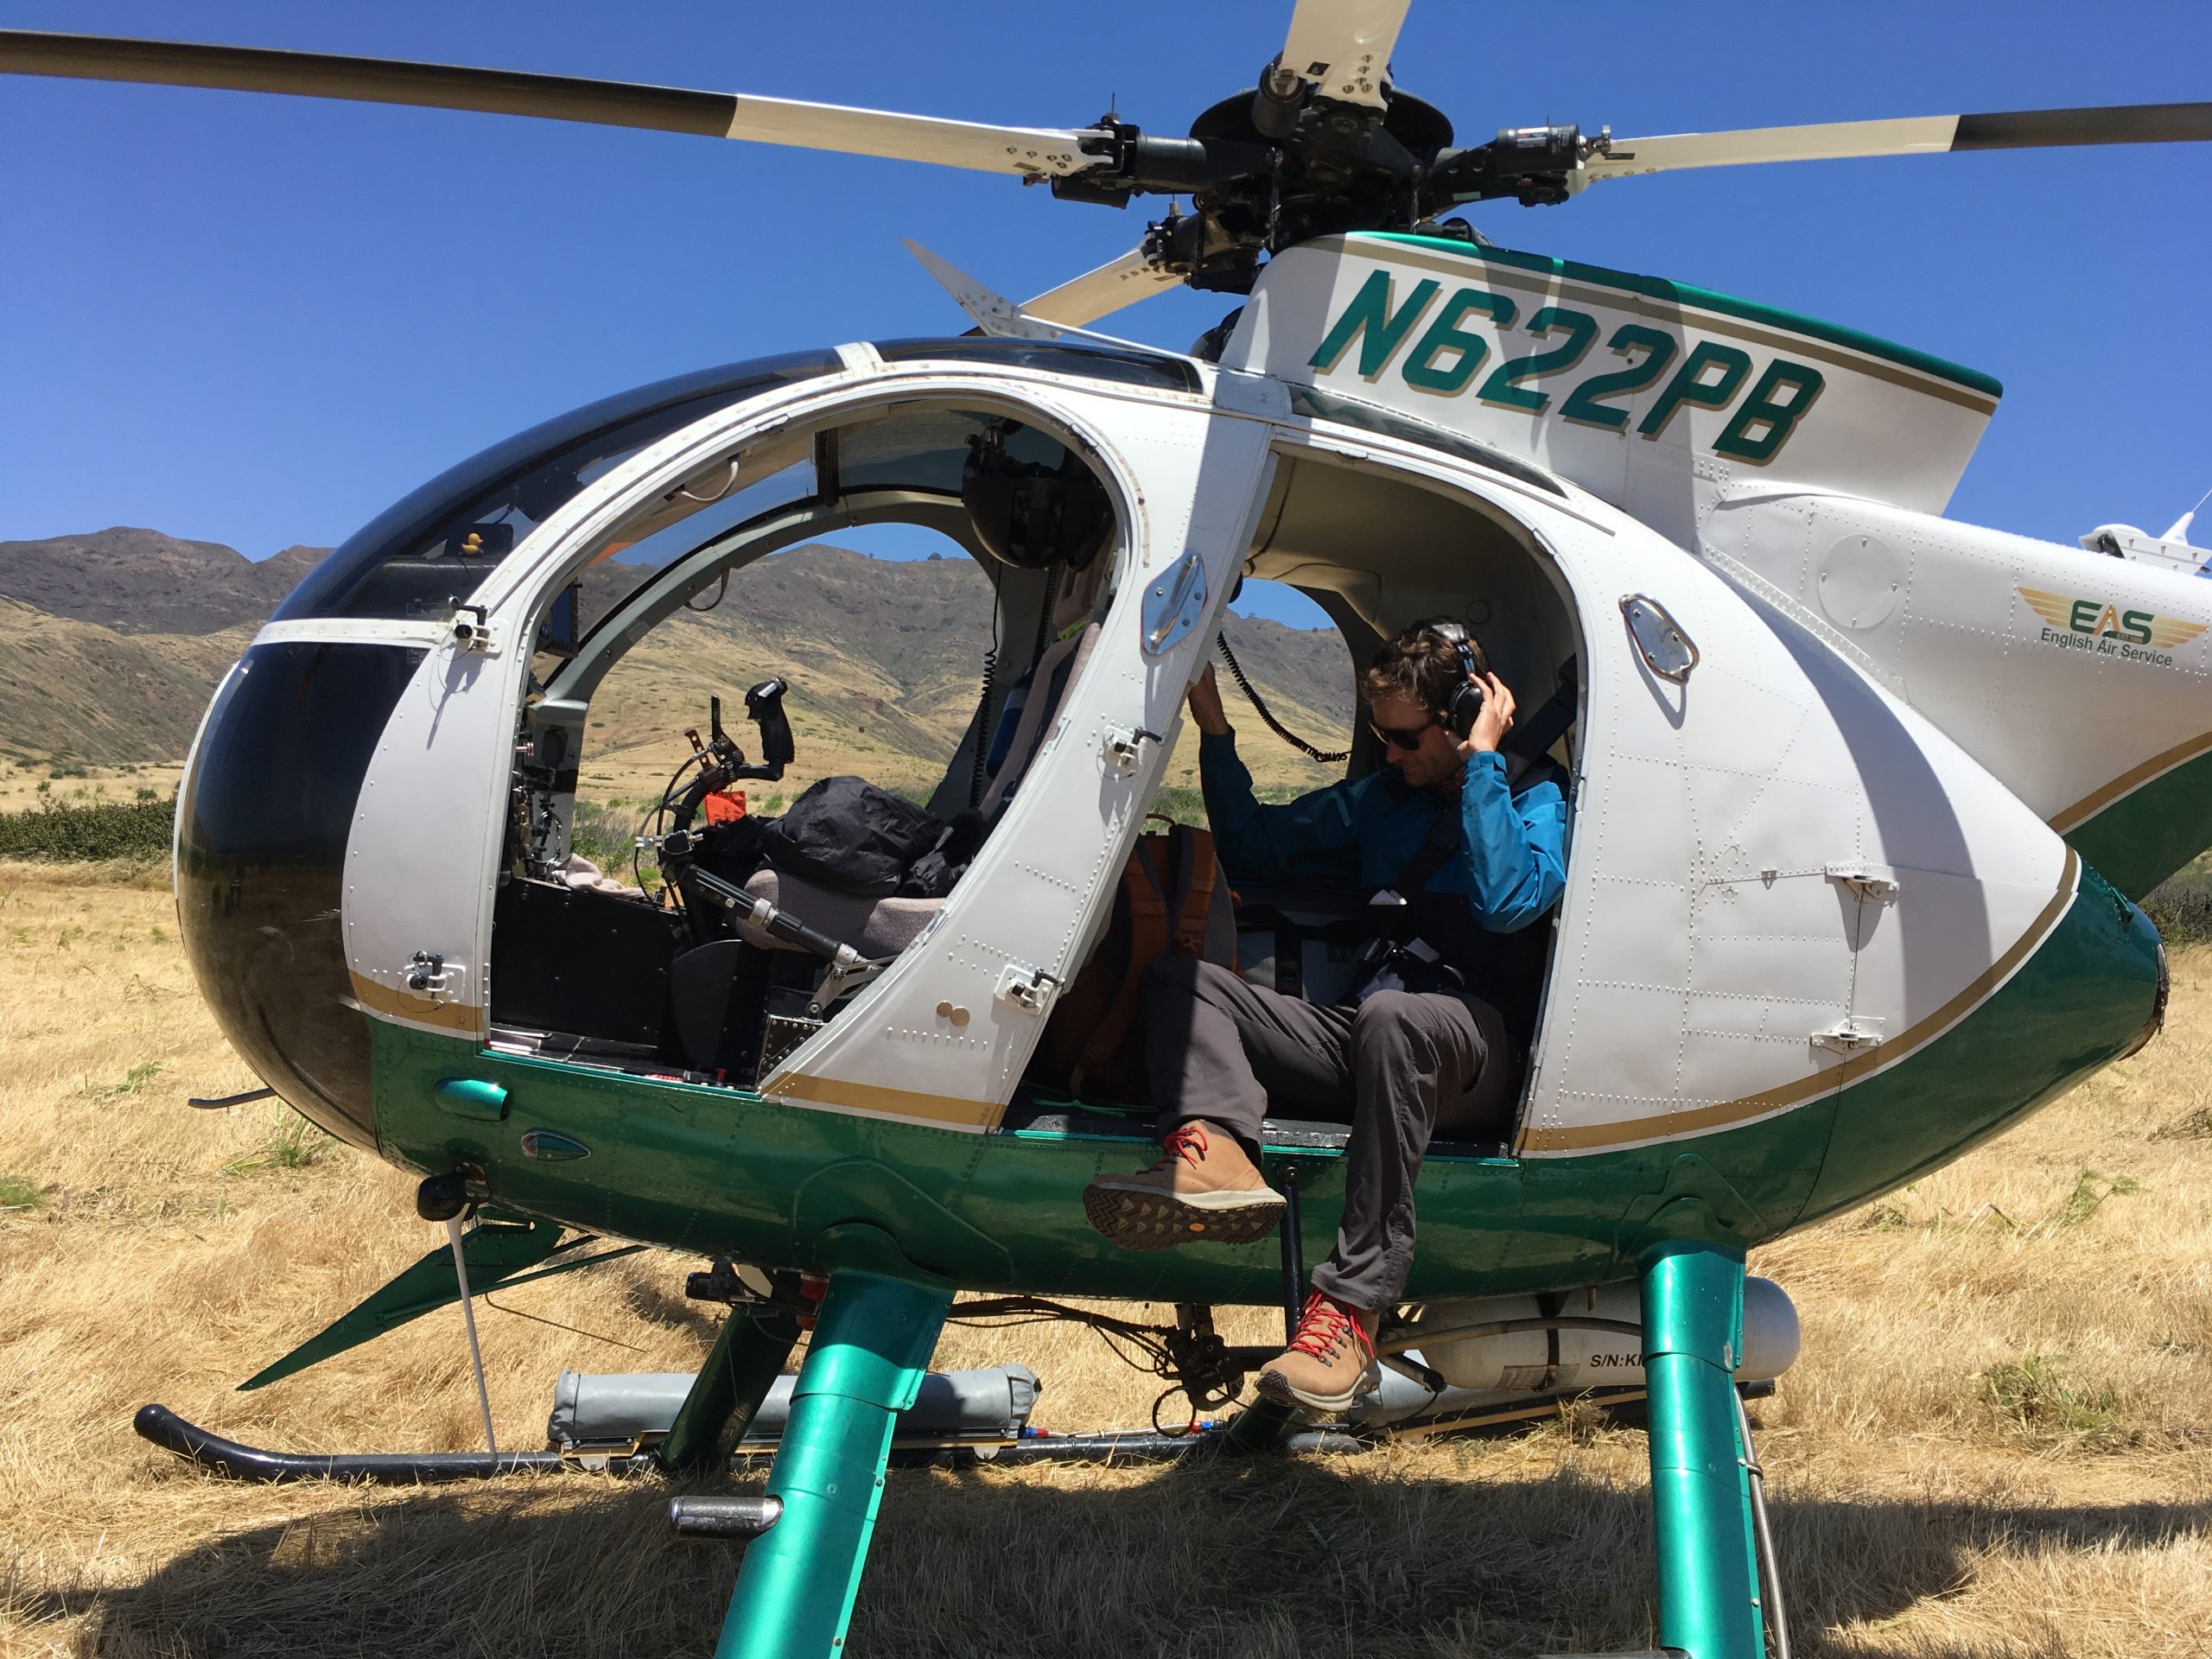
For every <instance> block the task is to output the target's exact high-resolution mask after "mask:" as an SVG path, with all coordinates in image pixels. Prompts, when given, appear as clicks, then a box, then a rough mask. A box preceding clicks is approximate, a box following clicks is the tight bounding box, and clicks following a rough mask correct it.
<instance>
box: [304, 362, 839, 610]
mask: <svg viewBox="0 0 2212 1659" xmlns="http://www.w3.org/2000/svg"><path fill="white" fill-rule="evenodd" d="M839 366H840V359H838V357H837V355H836V353H834V352H794V353H789V354H787V355H785V356H782V357H766V358H757V359H753V361H751V362H747V363H733V364H727V365H723V366H722V367H721V368H715V369H703V370H701V371H699V372H697V373H695V374H687V375H679V376H677V378H674V379H672V380H660V381H656V382H654V383H653V384H652V385H647V386H640V387H639V388H637V389H636V390H635V391H626V392H622V393H619V394H618V395H616V396H614V397H605V398H601V400H600V401H599V402H597V403H595V404H586V405H585V406H584V407H583V408H582V409H579V410H571V411H570V412H569V413H568V414H566V415H563V416H557V417H556V418H555V419H553V420H550V421H547V422H545V423H543V424H541V425H538V426H534V427H532V428H531V429H530V430H529V431H527V432H523V433H519V434H518V435H516V436H514V437H512V438H509V439H508V440H506V442H504V443H497V444H494V445H493V446H492V448H489V449H486V450H485V451H484V452H483V453H482V454H478V455H475V456H473V457H472V458H470V459H469V460H467V461H463V462H461V465H459V466H458V467H452V468H450V469H449V470H448V471H446V472H444V473H442V474H439V475H438V476H437V477H435V478H434V479H432V480H430V481H429V483H427V484H425V485H423V486H422V487H421V488H420V489H418V490H416V491H415V492H414V493H412V494H410V495H408V496H406V497H404V498H403V499H401V500H399V501H398V502H397V503H396V504H394V505H391V506H390V507H387V508H386V509H385V511H384V512H381V513H379V514H378V515H377V517H376V518H372V519H371V520H370V521H369V523H368V524H365V525H364V526H363V527H362V528H361V529H360V530H359V531H356V532H355V533H354V534H353V536H351V537H348V538H347V539H346V542H345V543H344V545H342V546H340V548H339V549H338V550H336V551H335V552H334V553H332V554H331V555H330V556H328V557H327V558H326V559H324V560H323V562H322V563H321V564H319V565H317V566H316V567H315V569H314V570H313V571H312V572H311V573H309V575H308V578H307V580H306V581H305V582H302V583H301V584H300V585H299V586H298V587H297V588H295V589H293V591H292V594H291V596H290V597H289V598H288V599H287V600H285V601H284V602H283V604H282V605H280V606H278V607H277V613H276V620H279V621H289V620H293V619H296V618H302V617H378V618H410V617H442V616H445V615H447V614H448V613H450V612H451V611H452V610H453V608H454V607H455V606H456V605H458V604H460V603H461V601H464V600H466V599H467V597H468V595H469V594H471V593H473V592H474V591H475V589H476V588H477V586H478V584H480V582H482V581H483V580H484V576H485V575H486V572H487V571H488V570H489V569H491V567H492V566H493V565H494V564H496V563H499V560H500V559H502V558H504V557H505V556H506V555H507V554H508V553H510V552H512V550H514V548H515V547H516V546H517V545H518V543H520V542H521V541H522V540H523V538H524V537H526V536H528V535H529V534H530V532H531V531H532V530H534V529H536V528H537V525H538V524H541V523H543V521H544V520H545V519H546V518H549V517H550V516H551V515H552V514H553V513H554V512H557V511H558V510H559V509H560V508H561V507H562V506H563V505H565V504H566V503H567V502H568V501H569V499H571V498H572V497H574V496H575V494H576V493H578V492H579V491H581V490H582V489H583V488H584V486H587V485H588V484H590V483H591V482H592V481H593V480H594V479H597V478H599V477H601V476H602V475H604V474H606V473H607V471H609V470H610V469H611V468H613V467H617V466H620V464H621V463H622V462H623V461H626V460H627V459H628V458H629V457H630V456H632V455H633V454H636V453H637V452H638V451H639V450H640V449H642V448H645V446H646V445H648V444H651V443H653V442H658V440H660V439H661V438H664V437H665V436H667V435H669V434H670V433H671V432H673V431H675V430H677V429H678V428H680V427H683V426H687V425H689V424H690V423H691V422H693V421H696V420H699V419H701V418H702V417H703V416H707V415H710V414H712V413H714V412H715V410H719V409H726V408H728V406H729V405H731V404H736V403H740V402H742V401H743V400H745V399H747V398H748V397H758V396H760V394H762V393H764V392H767V391H773V390H775V389H776V388H778V387H779V386H785V385H790V384H791V383H792V382H794V381H798V380H804V379H809V378H812V377H814V376H816V375H822V374H829V373H831V372H835V371H836V369H837V368H838V367H839Z"/></svg>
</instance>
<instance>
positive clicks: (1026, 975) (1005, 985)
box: [994, 962, 1060, 1014]
mask: <svg viewBox="0 0 2212 1659" xmlns="http://www.w3.org/2000/svg"><path fill="white" fill-rule="evenodd" d="M1059 987H1060V982H1059V981H1058V980H1057V979H1055V978H1053V977H1052V975H1050V974H1048V973H1046V971H1045V970H1044V969H1042V968H1024V967H1023V966H1022V965H1021V964H1020V963H1018V962H1009V963H1007V965H1006V969H1005V971H1004V972H1003V973H1001V974H1000V976H999V983H998V989H997V990H996V992H995V993H994V995H996V996H997V998H998V999H999V1001H1001V1002H1011V1003H1012V1004H1014V1007H1017V1008H1020V1009H1021V1010H1022V1011H1023V1012H1024V1013H1025V1014H1043V1013H1044V1012H1045V1009H1046V1006H1047V1005H1048V1004H1049V1003H1050V1002H1051V1001H1052V993H1053V992H1054V991H1056V990H1058V988H1059Z"/></svg>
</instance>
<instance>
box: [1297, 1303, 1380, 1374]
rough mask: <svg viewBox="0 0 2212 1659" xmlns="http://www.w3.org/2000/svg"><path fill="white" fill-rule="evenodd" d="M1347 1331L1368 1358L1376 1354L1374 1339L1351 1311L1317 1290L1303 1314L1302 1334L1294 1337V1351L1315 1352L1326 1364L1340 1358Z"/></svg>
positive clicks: (1300, 1328) (1314, 1355)
mask: <svg viewBox="0 0 2212 1659" xmlns="http://www.w3.org/2000/svg"><path fill="white" fill-rule="evenodd" d="M1347 1332H1349V1333H1350V1335H1351V1339H1352V1341H1353V1343H1354V1344H1355V1345H1357V1347H1358V1348H1359V1350H1360V1351H1362V1352H1363V1354H1364V1356H1365V1358H1366V1359H1373V1358H1374V1357H1375V1343H1374V1339H1373V1338H1370V1336H1369V1335H1368V1334H1367V1330H1366V1327H1365V1326H1363V1325H1361V1324H1360V1322H1359V1321H1358V1320H1357V1319H1355V1318H1354V1317H1353V1316H1352V1313H1351V1309H1350V1308H1348V1307H1346V1306H1344V1304H1343V1303H1342V1302H1339V1301H1334V1300H1331V1299H1330V1298H1329V1297H1326V1296H1324V1295H1323V1294H1321V1293H1320V1292H1319V1291H1318V1290H1317V1291H1315V1292H1314V1293H1313V1294H1312V1295H1310V1296H1308V1297H1307V1298H1306V1311H1305V1312H1304V1313H1301V1314H1300V1315H1299V1318H1298V1334H1297V1335H1296V1336H1294V1337H1293V1338H1291V1339H1290V1351H1292V1352H1293V1353H1299V1354H1311V1355H1312V1356H1313V1357H1314V1358H1316V1359H1318V1360H1319V1361H1321V1363H1324V1364H1326V1363H1329V1361H1330V1360H1332V1359H1333V1358H1334V1357H1336V1352H1337V1350H1338V1347H1339V1346H1341V1345H1342V1344H1343V1342H1344V1337H1345V1335H1346V1333H1347ZM1362 1363H1365V1361H1364V1360H1363V1362H1362Z"/></svg>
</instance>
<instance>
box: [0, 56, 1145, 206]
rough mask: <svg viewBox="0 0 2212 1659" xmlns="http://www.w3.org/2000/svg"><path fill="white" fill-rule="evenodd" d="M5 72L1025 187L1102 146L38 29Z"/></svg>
mask: <svg viewBox="0 0 2212 1659" xmlns="http://www.w3.org/2000/svg"><path fill="white" fill-rule="evenodd" d="M0 74H16V75H59V76H64V77H68V78H71V79H79V80H128V81H143V82H151V83H153V84H155V85H158V86H210V87H218V88H222V89H225V90H227V91H231V92H286V93H291V94H295V95H297V96H300V97H304V98H337V99H351V100H353V101H355V102H359V103H365V104H405V105H416V106H419V107H425V108H429V109H442V110H473V111H479V112H480V113H483V114H486V115H524V116H534V117H537V118H543V119H545V120H549V121H584V122H591V123H595V124H598V125H601V126H609V127H635V128H641V129H644V130H648V131H654V132H684V133H691V134H694V135H696V136H697V137H704V138H736V139H744V140H749V141H751V142H753V143H764V144H785V145H790V146H794V147H797V148H799V149H832V150H842V151H843V152H845V153H846V154H848V155H854V156H887V157H891V158H893V159H896V160H899V161H909V162H935V163H937V164H938V165H939V166H941V167H963V168H971V169H973V170H975V171H977V172H983V173H1012V174H1015V175H1020V176H1021V177H1024V178H1060V177H1065V176H1066V175H1069V174H1071V173H1078V172H1081V171H1083V170H1084V168H1090V167H1093V166H1096V165H1097V164H1098V161H1099V158H1098V157H1096V156H1087V155H1085V154H1084V152H1083V150H1082V149H1080V147H1079V146H1080V144H1081V143H1082V141H1083V140H1084V139H1085V138H1088V137H1096V138H1103V137H1105V135H1103V133H1095V132H1092V131H1090V130H1083V131H1077V130H1066V129H1061V128H1049V127H993V126H984V125H981V124H976V123H975V122H969V121H940V120H937V119H935V118H931V117H929V116H921V115H900V114H897V113H894V112H892V111H883V110H860V109H849V108H846V107H844V106H842V105H836V104H808V103H801V102H799V101H798V100H795V99H783V98H754V97H752V96H750V95H746V96H742V97H741V96H739V95H738V94H736V93H734V92H693V91H689V90H686V89H684V88H682V87H677V86H639V85H637V84H635V83H633V82H630V81H620V80H588V79H582V78H579V77H576V76H571V75H535V74H524V73H518V72H517V71H514V70H509V69H474V68H468V67H462V66H459V65H453V64H438V63H406V62H401V61H398V60H393V59H390V58H355V57H340V56H337V55H334V54H327V53H321V52H277V51H270V50H266V49H264V48H257V47H243V46H201V45H196V44H193V43H190V42H187V41H138V40H121V39H117V38H114V37H112V36H108V35H50V34H41V33H37V32H35V31H32V30H28V29H0Z"/></svg>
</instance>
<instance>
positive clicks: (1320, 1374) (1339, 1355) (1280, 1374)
mask: <svg viewBox="0 0 2212 1659" xmlns="http://www.w3.org/2000/svg"><path fill="white" fill-rule="evenodd" d="M1375 1325H1376V1315H1374V1314H1372V1313H1362V1312H1360V1310H1359V1309H1357V1308H1356V1307H1347V1306H1344V1304H1343V1303H1342V1302H1339V1301H1338V1300H1335V1299H1334V1298H1332V1297H1329V1296H1324V1295H1323V1294H1321V1293H1320V1292H1319V1291H1318V1290H1317V1291H1315V1292H1314V1293H1313V1294H1312V1295H1311V1296H1308V1297H1307V1298H1306V1313H1305V1315H1304V1317H1303V1318H1301V1319H1300V1320H1299V1321H1298V1334H1297V1335H1296V1336H1294V1337H1293V1338H1291V1339H1290V1346H1289V1347H1288V1348H1287V1350H1285V1351H1283V1352H1282V1353H1281V1355H1280V1356H1278V1357H1276V1358H1274V1359H1271V1360H1269V1361H1268V1363H1267V1368H1266V1369H1265V1370H1262V1372H1261V1373H1260V1383H1259V1387H1260V1392H1261V1393H1262V1394H1263V1395H1266V1396H1267V1397H1268V1399H1270V1400H1272V1401H1274V1402H1275V1403H1276V1404H1277V1405H1279V1406H1305V1407H1307V1408H1311V1409H1312V1410H1314V1411H1322V1412H1340V1411H1349V1410H1351V1405H1352V1402H1353V1401H1355V1400H1357V1399H1358V1398H1359V1396H1360V1395H1363V1394H1367V1393H1370V1392H1371V1391H1372V1390H1373V1389H1376V1388H1377V1387H1379V1386H1380V1385H1381V1383H1382V1381H1383V1368H1382V1366H1381V1365H1380V1364H1378V1363H1376V1358H1375Z"/></svg>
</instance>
